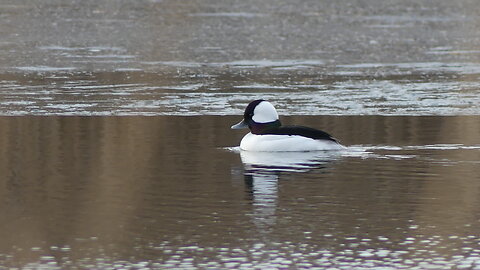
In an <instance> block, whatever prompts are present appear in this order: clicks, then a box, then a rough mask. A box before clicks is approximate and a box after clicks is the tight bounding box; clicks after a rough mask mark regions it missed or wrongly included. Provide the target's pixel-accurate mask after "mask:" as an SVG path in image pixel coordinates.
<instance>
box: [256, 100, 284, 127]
mask: <svg viewBox="0 0 480 270" xmlns="http://www.w3.org/2000/svg"><path fill="white" fill-rule="evenodd" d="M252 119H253V121H255V122H257V123H269V122H274V121H276V120H278V113H277V110H275V107H273V105H272V103H270V102H268V101H262V102H260V103H259V104H258V105H257V106H256V107H255V109H254V110H253V117H252Z"/></svg>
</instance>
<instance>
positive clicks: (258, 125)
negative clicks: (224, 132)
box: [231, 99, 345, 152]
mask: <svg viewBox="0 0 480 270" xmlns="http://www.w3.org/2000/svg"><path fill="white" fill-rule="evenodd" d="M231 128H232V129H241V128H249V129H250V133H248V134H247V135H245V136H244V137H243V139H242V141H241V142H240V149H241V150H245V151H258V152H266V151H269V152H273V151H324V150H342V149H345V146H343V145H341V144H340V143H338V141H337V140H336V139H335V138H333V137H332V136H330V134H328V133H326V132H324V131H321V130H318V129H314V128H309V127H302V126H282V124H281V123H280V120H279V118H278V113H277V110H275V107H273V105H272V104H271V103H270V102H268V101H266V100H263V99H258V100H255V101H252V102H250V104H248V106H247V108H246V109H245V113H244V114H243V120H242V121H240V122H239V123H238V124H235V125H233V126H232V127H231Z"/></svg>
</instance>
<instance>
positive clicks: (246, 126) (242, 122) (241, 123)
mask: <svg viewBox="0 0 480 270" xmlns="http://www.w3.org/2000/svg"><path fill="white" fill-rule="evenodd" d="M242 128H248V125H247V123H245V121H243V120H242V121H240V122H239V123H238V124H235V125H233V126H232V127H231V129H242Z"/></svg>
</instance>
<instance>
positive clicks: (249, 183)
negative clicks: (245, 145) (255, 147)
mask: <svg viewBox="0 0 480 270" xmlns="http://www.w3.org/2000/svg"><path fill="white" fill-rule="evenodd" d="M240 157H241V159H242V163H243V165H244V179H245V186H246V188H247V194H248V196H249V199H250V200H251V201H252V205H253V211H252V219H253V222H254V224H255V225H256V226H257V228H258V229H260V230H261V231H264V232H268V231H270V230H271V228H272V227H273V226H274V225H275V223H276V220H277V216H276V209H277V205H278V200H279V198H278V185H279V181H280V180H281V177H282V174H285V173H306V172H308V171H311V170H318V169H324V168H326V167H328V165H329V164H330V163H331V162H332V161H334V160H337V159H339V158H340V157H341V154H340V153H339V152H337V151H326V152H324V151H314V152H249V151H240Z"/></svg>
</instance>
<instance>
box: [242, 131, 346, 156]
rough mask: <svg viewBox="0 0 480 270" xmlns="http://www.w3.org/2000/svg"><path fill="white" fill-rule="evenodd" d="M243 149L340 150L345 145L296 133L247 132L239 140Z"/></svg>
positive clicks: (268, 150)
mask: <svg viewBox="0 0 480 270" xmlns="http://www.w3.org/2000/svg"><path fill="white" fill-rule="evenodd" d="M240 149H242V150H245V151H257V152H275V151H325V150H342V149H345V146H343V145H341V144H338V143H336V142H333V141H328V140H314V139H311V138H307V137H303V136H298V135H255V134H252V133H248V134H247V135H245V137H243V139H242V141H241V142H240Z"/></svg>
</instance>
